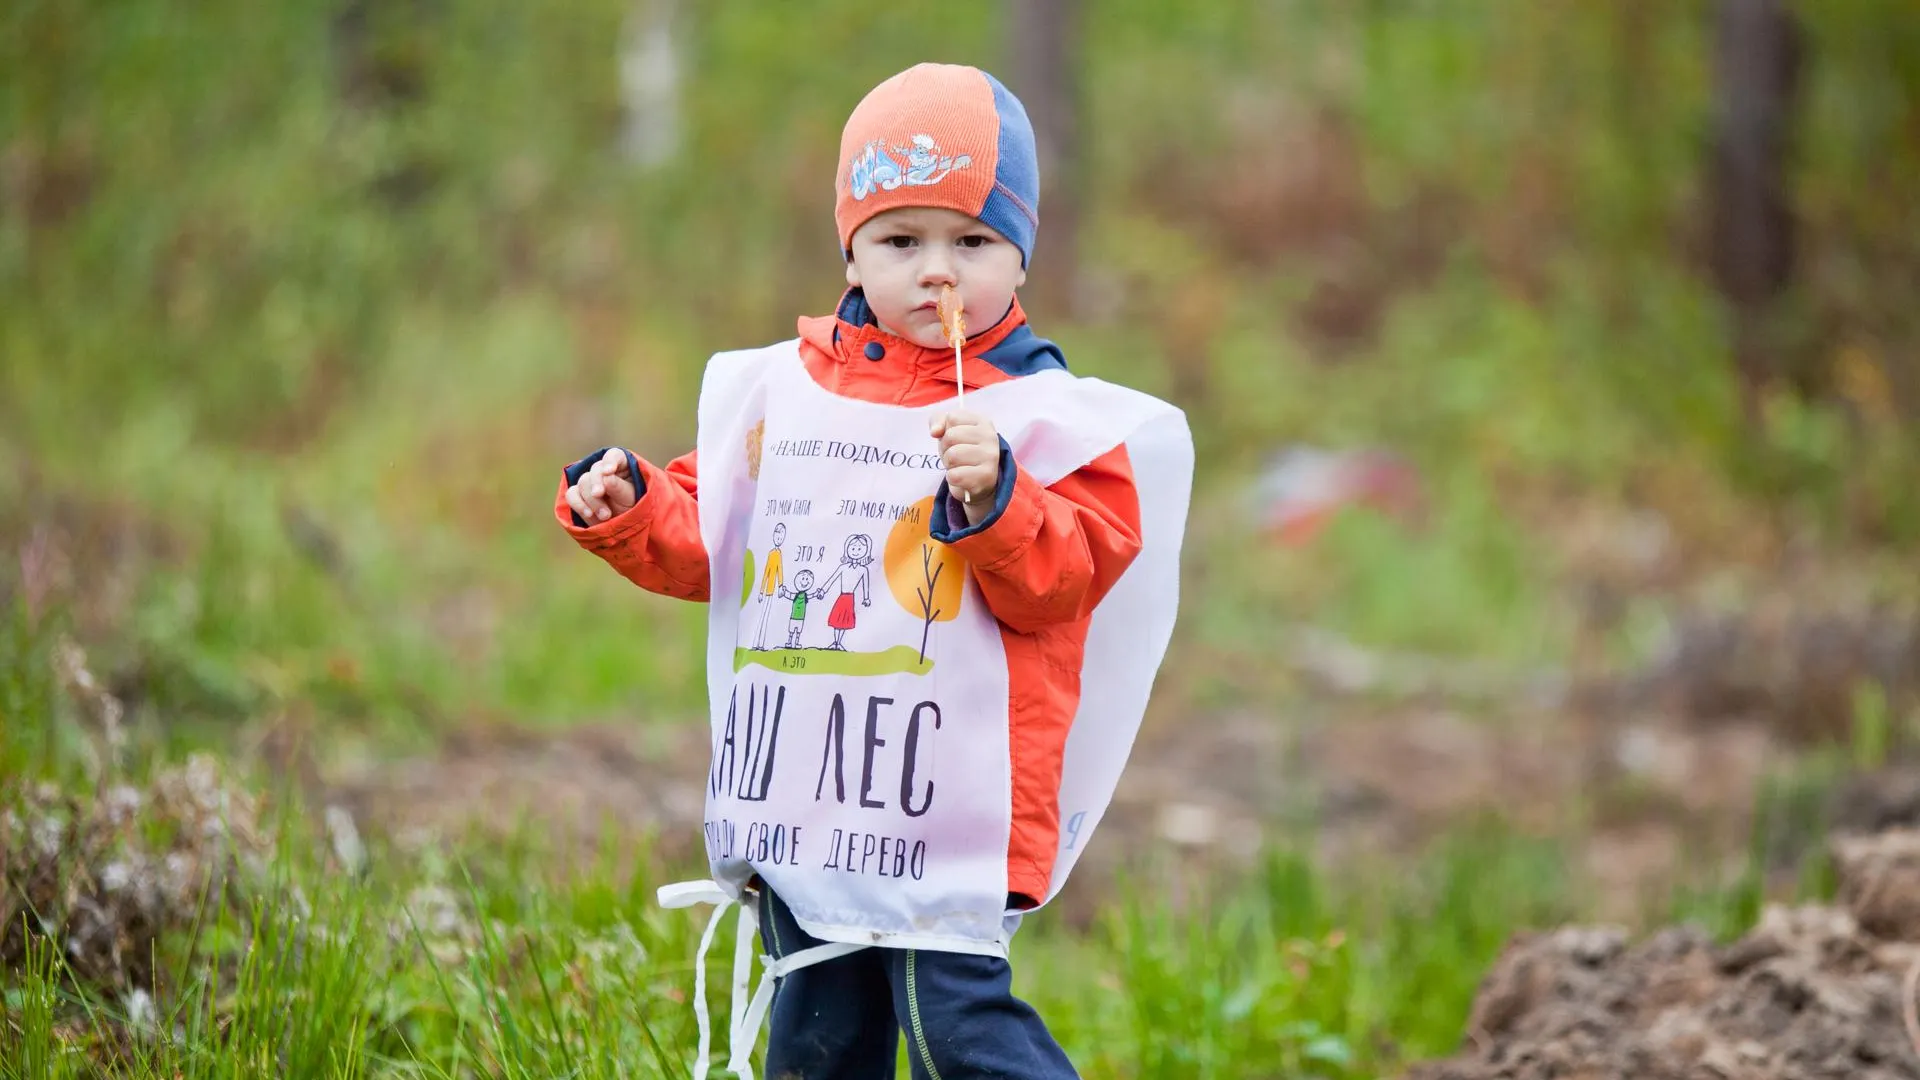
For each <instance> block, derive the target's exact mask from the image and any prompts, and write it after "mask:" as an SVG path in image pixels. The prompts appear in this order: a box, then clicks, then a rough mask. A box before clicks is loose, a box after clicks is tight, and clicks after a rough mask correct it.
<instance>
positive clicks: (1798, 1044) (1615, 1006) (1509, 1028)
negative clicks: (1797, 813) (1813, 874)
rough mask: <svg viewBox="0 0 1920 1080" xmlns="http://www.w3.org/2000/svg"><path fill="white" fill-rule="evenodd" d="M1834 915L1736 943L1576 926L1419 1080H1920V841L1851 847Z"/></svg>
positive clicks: (1847, 843)
mask: <svg viewBox="0 0 1920 1080" xmlns="http://www.w3.org/2000/svg"><path fill="white" fill-rule="evenodd" d="M1834 857H1835V862H1836V865H1837V867H1838V869H1839V873H1840V879H1841V891H1840V903H1839V905H1836V906H1803V907H1780V906H1775V907H1769V908H1768V909H1767V910H1766V911H1765V912H1764V913H1763V914H1762V916H1761V918H1760V922H1759V925H1758V926H1756V927H1755V928H1754V929H1753V930H1752V931H1751V932H1750V933H1748V934H1747V935H1746V936H1745V937H1743V938H1741V939H1740V940H1738V941H1735V942H1733V943H1731V944H1728V945H1716V944H1714V943H1713V942H1712V941H1710V940H1709V939H1708V938H1707V937H1706V936H1705V935H1704V934H1702V933H1700V932H1698V931H1696V930H1692V929H1685V928H1681V929H1669V930H1665V931H1662V932H1660V933H1658V934H1656V935H1654V936H1653V937H1651V938H1648V939H1647V940H1645V941H1642V942H1640V943H1638V944H1632V943H1630V942H1629V941H1628V940H1627V936H1626V934H1625V933H1624V932H1621V931H1618V930H1614V929H1608V928H1590V927H1573V928H1566V929H1561V930H1556V931H1552V932H1549V933H1542V934H1534V935H1529V936H1526V937H1522V938H1520V939H1518V940H1516V941H1514V942H1513V943H1512V944H1511V945H1509V947H1508V949H1507V951H1506V953H1505V954H1504V955H1502V956H1501V958H1500V959H1499V960H1498V961H1497V962H1496V963H1495V964H1494V967H1493V970H1492V971H1491V972H1490V973H1489V974H1488V975H1487V977H1486V979H1485V981H1484V982H1483V983H1482V984H1481V988H1480V994H1479V996H1478V998H1477V999H1476V1000H1475V1002H1474V1007H1473V1013H1472V1016H1471V1017H1470V1018H1469V1021H1468V1029H1467V1031H1468V1034H1467V1041H1468V1044H1469V1047H1470V1049H1468V1050H1466V1051H1464V1052H1463V1053H1461V1054H1460V1055H1458V1056H1456V1057H1454V1058H1452V1059H1449V1060H1447V1061H1441V1062H1434V1063H1429V1064H1425V1065H1421V1066H1418V1067H1416V1068H1414V1069H1413V1070H1412V1071H1411V1072H1410V1073H1409V1074H1408V1080H1492V1078H1496V1077H1497V1078H1501V1080H1547V1078H1549V1077H1553V1078H1578V1080H1612V1078H1620V1080H1627V1078H1633V1080H1704V1078H1715V1080H1829V1078H1830V1080H1841V1078H1848V1080H1895V1078H1913V1080H1920V1041H1917V1040H1920V1025H1916V1023H1915V1021H1914V1019H1913V1014H1912V1009H1913V1001H1912V998H1913V995H1914V992H1915V987H1914V985H1913V982H1914V976H1915V975H1916V974H1920V831H1912V830H1898V831H1892V832H1885V833H1881V834H1878V835H1874V836H1856V837H1842V838H1840V839H1838V840H1837V841H1836V842H1835V844H1834Z"/></svg>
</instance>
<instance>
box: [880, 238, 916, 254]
mask: <svg viewBox="0 0 1920 1080" xmlns="http://www.w3.org/2000/svg"><path fill="white" fill-rule="evenodd" d="M881 243H883V244H886V245H887V246H888V247H892V248H898V249H899V250H901V251H905V250H906V249H908V248H910V247H912V246H913V245H914V243H915V240H914V239H913V237H911V236H889V237H887V238H886V239H885V240H882V241H881Z"/></svg>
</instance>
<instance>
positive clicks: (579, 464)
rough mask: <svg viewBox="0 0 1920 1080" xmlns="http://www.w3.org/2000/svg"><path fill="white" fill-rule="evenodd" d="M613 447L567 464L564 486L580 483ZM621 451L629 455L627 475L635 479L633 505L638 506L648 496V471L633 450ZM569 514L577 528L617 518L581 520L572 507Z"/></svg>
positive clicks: (606, 522)
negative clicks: (645, 471) (642, 466)
mask: <svg viewBox="0 0 1920 1080" xmlns="http://www.w3.org/2000/svg"><path fill="white" fill-rule="evenodd" d="M611 449H613V447H611V446H603V447H601V448H600V449H598V450H595V451H594V452H593V453H591V454H588V455H587V456H586V457H583V458H581V459H580V460H579V461H576V462H574V463H573V464H571V465H569V466H567V467H566V469H565V470H564V473H565V476H566V478H567V482H566V484H565V485H563V486H564V487H572V486H573V485H575V484H577V483H579V482H580V478H581V477H583V476H585V475H587V470H589V469H591V468H593V467H594V466H595V465H596V464H599V461H600V459H601V458H603V457H606V456H607V451H609V450H611ZM620 452H621V453H623V454H625V455H627V475H628V477H630V478H631V479H632V480H633V505H634V506H636V507H637V506H639V505H640V500H641V499H642V498H644V497H646V494H647V479H646V473H644V472H643V471H641V469H640V459H639V458H637V457H634V456H633V451H631V450H627V449H624V448H623V449H621V451H620ZM628 513H632V511H631V510H629V511H628ZM568 515H569V516H571V517H572V518H573V527H574V528H576V529H590V528H593V527H594V526H595V525H608V524H612V522H613V521H614V520H615V519H614V518H608V519H607V520H606V521H600V522H593V523H588V522H586V521H583V520H581V517H580V515H579V514H578V513H577V512H574V511H572V510H571V509H569V510H568Z"/></svg>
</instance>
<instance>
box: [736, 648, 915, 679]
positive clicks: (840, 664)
mask: <svg viewBox="0 0 1920 1080" xmlns="http://www.w3.org/2000/svg"><path fill="white" fill-rule="evenodd" d="M748 664H759V665H760V666H761V667H764V668H771V669H772V670H774V671H790V672H793V673H794V674H806V675H892V674H895V673H898V672H911V673H912V674H915V675H925V674H926V673H927V672H929V671H932V670H933V661H932V660H931V659H928V660H922V659H921V658H920V652H919V650H917V649H915V648H914V647H913V646H911V645H895V646H894V647H893V648H891V649H888V650H886V651H885V652H841V651H839V650H838V649H767V650H764V651H755V650H753V649H748V648H738V649H735V650H733V670H735V671H739V670H741V669H742V668H745V667H746V666H747V665H748Z"/></svg>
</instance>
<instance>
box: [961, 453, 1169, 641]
mask: <svg viewBox="0 0 1920 1080" xmlns="http://www.w3.org/2000/svg"><path fill="white" fill-rule="evenodd" d="M934 505H935V506H938V507H943V508H945V510H946V513H945V514H944V515H942V514H935V515H934V521H933V536H934V539H936V540H940V541H942V542H944V543H948V544H951V545H952V546H953V549H954V550H955V551H956V552H958V553H960V555H961V556H963V557H964V558H965V559H966V560H967V562H968V563H969V564H970V565H971V566H972V568H973V574H974V579H975V580H976V581H978V582H979V584H980V592H981V594H982V595H983V596H984V597H985V599H986V602H987V607H988V608H989V609H991V610H992V611H993V614H994V617H995V618H997V619H999V620H1000V621H1001V622H1003V623H1005V624H1007V625H1008V626H1010V627H1012V628H1013V629H1015V630H1018V631H1021V632H1023V633H1031V632H1033V631H1035V630H1038V629H1040V628H1041V627H1043V626H1048V625H1051V624H1056V623H1068V622H1077V621H1079V620H1082V619H1085V618H1086V617H1087V616H1089V615H1091V614H1093V609H1094V608H1095V607H1096V606H1098V605H1099V603H1100V601H1101V600H1102V599H1104V598H1105V597H1106V595H1107V591H1108V590H1109V589H1111V588H1113V585H1114V583H1115V582H1117V581H1119V580H1120V575H1122V574H1124V573H1125V572H1126V570H1127V567H1129V566H1131V565H1132V564H1133V560H1134V557H1135V556H1136V555H1138V554H1139V553H1140V498H1139V494H1138V492H1137V491H1135V489H1134V484H1133V466H1132V463H1131V462H1130V461H1129V459H1128V457H1127V450H1126V447H1124V446H1120V447H1115V448H1114V449H1112V450H1109V451H1107V453H1105V454H1104V455H1102V456H1100V457H1098V458H1095V459H1094V460H1093V461H1091V462H1089V463H1087V464H1086V465H1084V466H1081V468H1080V469H1079V470H1078V471H1076V472H1074V473H1072V474H1071V475H1069V476H1067V477H1065V478H1063V479H1061V480H1059V481H1058V482H1056V483H1055V484H1053V485H1052V486H1051V487H1042V486H1041V485H1040V482H1039V481H1037V480H1035V479H1034V478H1033V477H1031V476H1029V475H1027V474H1026V473H1025V472H1023V471H1021V470H1020V468H1019V466H1018V464H1017V463H1016V462H1015V461H1014V459H1013V451H1012V449H1011V448H1010V447H1008V445H1007V444H1006V441H1005V440H1002V441H1001V444H1000V483H999V487H998V488H997V489H996V490H995V492H994V507H993V510H992V511H991V512H990V513H989V514H988V515H987V516H986V517H985V518H983V519H982V520H981V522H980V523H979V524H978V525H971V526H969V525H966V515H965V513H964V512H963V511H962V510H961V509H960V506H959V503H958V501H957V500H955V499H953V497H952V496H951V494H950V493H949V492H948V491H947V488H946V485H945V484H944V483H943V484H942V485H941V487H940V491H939V495H938V496H937V498H936V500H935V503H934ZM943 517H944V518H945V520H944V521H943V520H942V518H943Z"/></svg>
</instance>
